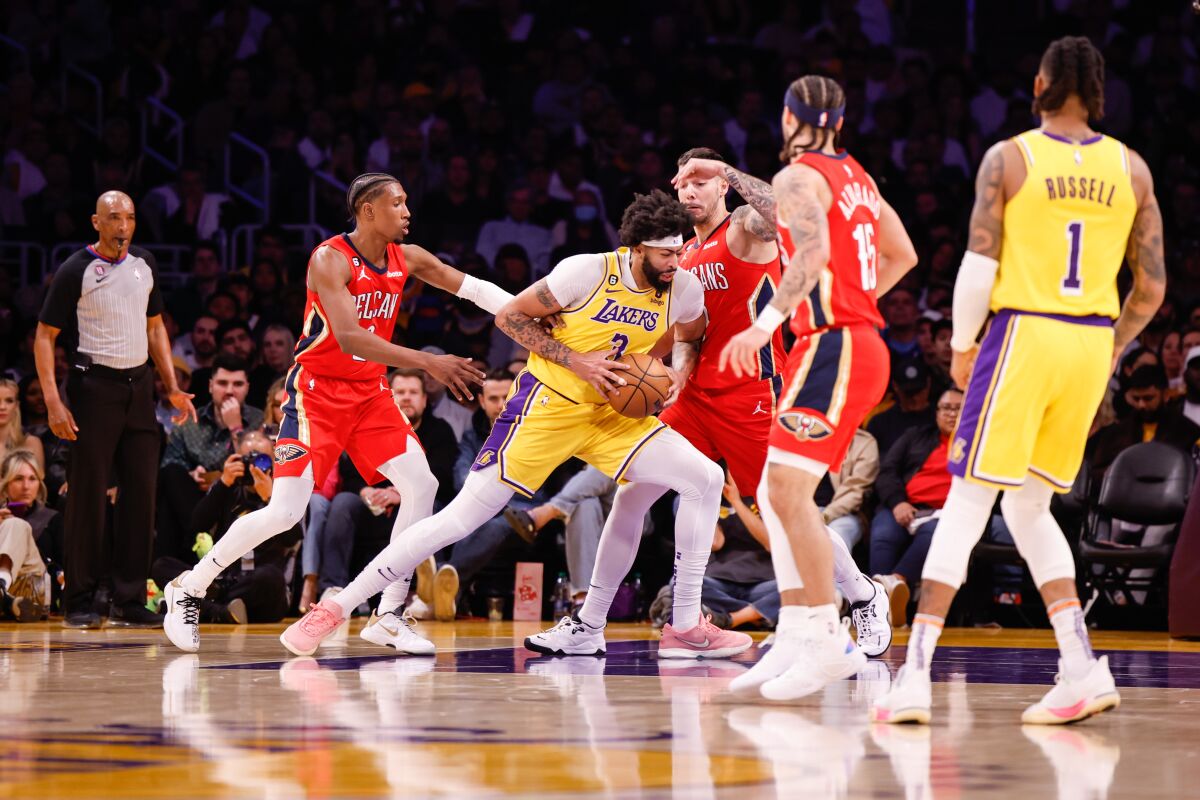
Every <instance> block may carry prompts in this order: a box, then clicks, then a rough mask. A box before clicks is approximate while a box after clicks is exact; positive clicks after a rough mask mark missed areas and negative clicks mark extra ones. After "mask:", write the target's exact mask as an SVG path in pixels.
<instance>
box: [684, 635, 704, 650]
mask: <svg viewBox="0 0 1200 800" xmlns="http://www.w3.org/2000/svg"><path fill="white" fill-rule="evenodd" d="M679 641H681V642H683V643H684V644H686V645H687V646H688V647H696V648H701V647H708V637H707V636H706V637H704V641H703V642H689V641H688V640H687V639H684V638H682V637H681V638H680V639H679Z"/></svg>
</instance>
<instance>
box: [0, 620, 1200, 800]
mask: <svg viewBox="0 0 1200 800" xmlns="http://www.w3.org/2000/svg"><path fill="white" fill-rule="evenodd" d="M358 625H361V622H356V623H355V630H357V626H358ZM538 628H539V626H538V625H535V624H514V623H484V622H459V623H457V624H453V625H451V624H434V623H424V624H423V629H424V631H425V632H426V633H427V634H429V635H431V636H432V638H433V639H434V641H435V642H436V643H437V645H438V650H439V652H438V655H437V656H436V657H435V658H411V657H409V658H404V657H399V658H398V657H394V656H392V655H390V654H389V653H388V652H386V651H381V650H380V649H378V648H375V647H373V646H372V645H369V644H367V643H366V642H363V641H362V640H360V639H358V638H357V636H356V635H352V636H351V637H350V639H349V641H348V642H347V644H346V646H345V647H342V648H337V649H327V650H322V651H320V652H319V653H318V657H317V658H316V659H290V658H287V657H286V656H287V655H288V654H287V653H286V652H285V651H284V650H283V649H282V647H281V646H280V644H279V642H278V639H277V636H278V633H279V631H280V630H281V629H282V626H248V627H241V628H232V627H220V626H206V627H205V628H204V629H203V634H202V635H203V644H202V651H201V652H200V654H199V655H184V654H181V653H179V652H178V651H176V650H174V649H173V648H172V647H170V645H168V644H167V643H166V641H165V639H163V638H162V636H161V633H155V632H136V633H135V632H129V631H120V630H99V631H65V630H63V629H62V628H60V627H58V626H57V625H56V624H42V625H25V626H17V625H11V624H8V625H2V626H0V742H2V744H0V798H39V799H41V798H59V797H61V798H76V797H88V798H158V797H181V798H211V797H259V798H306V797H311V798H341V797H397V798H399V797H404V798H417V797H454V798H458V797H537V798H540V799H541V798H558V797H569V798H592V797H620V798H625V797H630V798H688V799H689V800H690V799H691V798H698V799H699V800H704V799H705V798H760V797H762V798H781V799H782V798H788V799H789V800H791V799H792V798H826V797H828V798H840V797H851V798H860V797H861V798H865V797H886V798H906V799H907V800H918V799H920V798H953V797H985V798H1021V800H1033V799H1034V798H1060V800H1075V798H1092V799H1093V800H1094V799H1096V798H1105V797H1109V798H1118V797H1137V798H1179V797H1188V796H1191V797H1196V796H1200V722H1198V716H1200V643H1184V642H1173V641H1170V640H1169V639H1167V638H1166V636H1165V635H1162V634H1126V635H1114V634H1097V635H1096V637H1095V640H1094V643H1095V645H1096V648H1097V650H1100V651H1103V652H1106V653H1108V654H1109V657H1110V662H1111V665H1112V670H1113V673H1114V675H1115V676H1116V679H1117V683H1118V685H1119V686H1120V687H1121V692H1122V698H1123V705H1122V707H1121V708H1120V709H1119V710H1117V711H1116V712H1114V713H1110V714H1106V715H1104V716H1102V717H1099V718H1095V719H1092V720H1088V721H1086V722H1084V723H1082V724H1079V725H1076V726H1071V727H1068V728H1053V729H1031V728H1022V727H1021V725H1020V724H1019V722H1018V715H1019V712H1020V710H1021V709H1022V708H1023V707H1024V706H1025V705H1026V704H1027V703H1030V702H1032V701H1033V700H1035V699H1036V698H1037V697H1039V696H1040V695H1041V693H1042V692H1043V691H1045V688H1046V686H1047V685H1048V684H1049V682H1050V681H1051V680H1052V679H1053V674H1054V672H1055V655H1056V653H1055V651H1054V650H1053V638H1052V636H1051V635H1050V633H1049V632H1048V631H973V630H955V631H947V632H946V634H945V635H944V636H943V637H942V642H943V644H944V648H943V649H942V650H940V651H939V659H938V665H937V667H936V669H935V673H934V678H935V681H937V682H936V683H935V685H934V714H935V718H934V724H933V725H932V726H929V727H925V728H922V727H886V726H872V725H870V724H868V723H867V721H866V705H867V704H868V702H869V700H870V698H871V697H873V696H874V695H875V694H876V693H878V692H881V691H884V690H885V689H886V688H887V686H888V684H889V682H890V680H891V677H892V675H893V674H894V673H895V670H896V669H897V668H898V667H899V665H900V663H901V662H902V660H903V652H904V648H903V637H902V636H901V637H899V638H898V641H897V644H896V646H894V647H893V648H892V650H891V651H889V653H888V654H887V656H886V657H885V658H884V659H882V660H878V661H874V662H872V663H871V664H870V666H869V668H868V670H867V671H866V672H864V673H862V674H860V675H859V676H858V678H857V679H856V680H849V681H842V682H839V683H837V684H835V685H832V686H830V687H828V689H827V690H826V691H825V692H824V693H823V694H821V695H820V696H816V697H812V698H808V699H807V700H806V701H804V702H801V703H799V704H796V705H767V704H765V703H764V704H748V703H744V702H740V701H738V700H737V699H735V698H733V697H731V696H730V695H729V694H728V693H727V692H726V691H725V686H726V684H727V683H728V682H729V680H731V679H732V678H733V677H734V676H736V675H737V674H739V673H740V672H742V671H743V670H745V669H746V668H747V666H748V665H749V664H750V663H753V661H754V659H755V658H756V657H757V656H756V654H755V653H754V652H753V651H752V652H751V653H748V654H745V655H744V656H742V657H739V659H737V660H735V661H713V662H707V663H694V662H690V663H685V662H661V661H659V660H658V659H656V658H655V657H654V650H655V647H656V646H657V643H656V641H655V638H656V637H655V635H654V634H653V632H652V631H651V630H650V629H649V628H648V627H646V626H632V625H625V626H612V627H610V629H609V632H608V643H609V652H608V655H607V656H606V657H605V658H581V657H575V658H557V659H547V658H543V657H538V656H535V655H534V654H531V653H526V652H525V651H524V650H523V648H521V646H520V644H521V640H522V639H523V637H524V636H526V635H528V634H529V633H530V632H533V631H535V630H537V629H538Z"/></svg>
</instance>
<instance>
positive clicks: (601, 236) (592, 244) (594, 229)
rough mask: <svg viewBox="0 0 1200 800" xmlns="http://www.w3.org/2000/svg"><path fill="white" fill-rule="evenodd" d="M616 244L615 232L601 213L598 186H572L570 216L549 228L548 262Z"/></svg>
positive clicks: (594, 251) (597, 250) (552, 262)
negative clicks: (576, 187) (573, 192)
mask: <svg viewBox="0 0 1200 800" xmlns="http://www.w3.org/2000/svg"><path fill="white" fill-rule="evenodd" d="M616 246H617V233H616V231H614V230H613V227H612V224H611V223H609V221H608V219H607V218H605V216H604V208H603V207H602V205H601V198H600V193H599V190H598V189H596V190H592V189H586V188H581V189H578V190H576V192H575V196H574V204H573V205H572V213H571V219H569V220H566V219H564V220H559V221H558V222H557V223H556V224H555V225H554V227H553V228H551V229H550V247H551V248H552V250H551V252H550V261H549V264H550V266H553V265H555V264H557V263H558V262H559V261H562V260H563V259H564V258H567V257H568V256H573V255H578V254H579V253H602V252H604V251H605V250H612V249H613V248H615V247H616Z"/></svg>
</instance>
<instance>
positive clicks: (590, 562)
mask: <svg viewBox="0 0 1200 800" xmlns="http://www.w3.org/2000/svg"><path fill="white" fill-rule="evenodd" d="M616 494H617V482H616V481H614V480H613V479H612V478H610V477H608V476H607V475H605V474H604V473H603V472H601V471H600V470H598V469H596V468H595V467H593V466H591V465H588V466H586V467H584V468H583V469H581V470H580V471H579V472H577V473H575V474H574V475H572V476H571V478H570V480H568V481H567V482H566V484H564V485H563V488H562V490H561V491H559V492H558V494H556V495H554V496H553V497H551V498H550V499H549V500H547V501H546V502H545V503H542V504H540V505H536V506H534V507H532V508H528V509H527V508H526V507H525V506H526V504H525V503H523V502H518V503H509V505H508V507H507V508H506V509H504V518H505V519H506V520H507V521H508V524H509V525H510V526H511V527H512V529H513V530H514V531H516V533H517V534H518V535H519V536H520V537H521V538H522V539H524V540H525V541H527V542H530V543H532V542H533V540H534V538H535V537H536V536H537V534H538V533H539V532H540V531H541V530H542V528H544V527H545V526H546V525H547V524H549V523H550V522H551V521H553V520H556V519H559V520H562V521H563V527H564V528H565V530H566V551H567V570H568V574H569V576H570V579H571V598H572V599H571V602H572V605H573V606H574V607H576V608H578V607H582V605H583V601H584V600H585V599H586V598H587V590H588V586H589V585H591V581H592V570H593V568H594V567H595V566H596V550H597V548H599V546H600V534H601V533H602V532H603V530H604V520H606V519H607V518H608V514H609V512H610V511H612V503H613V497H615V496H616ZM653 530H654V522H653V520H652V519H651V517H650V515H649V514H647V515H646V519H645V522H644V523H643V526H642V536H648V535H649V534H650V533H651V532H653Z"/></svg>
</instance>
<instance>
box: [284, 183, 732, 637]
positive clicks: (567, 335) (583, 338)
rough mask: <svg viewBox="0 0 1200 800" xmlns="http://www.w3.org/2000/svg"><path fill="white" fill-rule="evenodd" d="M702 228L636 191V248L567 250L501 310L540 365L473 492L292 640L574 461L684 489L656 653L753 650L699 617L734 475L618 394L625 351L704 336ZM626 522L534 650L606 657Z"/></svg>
mask: <svg viewBox="0 0 1200 800" xmlns="http://www.w3.org/2000/svg"><path fill="white" fill-rule="evenodd" d="M691 227H692V221H691V217H690V216H689V215H688V212H687V210H686V209H685V208H684V207H683V206H682V205H681V204H680V203H679V202H678V201H677V200H675V199H674V198H672V197H669V196H668V195H666V194H665V193H664V192H661V191H655V192H653V193H652V194H649V195H639V196H638V197H637V198H636V199H635V200H634V202H633V203H632V204H631V205H630V206H629V208H627V209H626V210H625V215H624V217H623V219H622V221H621V231H620V236H621V241H622V243H623V244H624V245H625V247H622V248H621V249H619V250H617V251H616V252H615V253H602V254H588V255H578V256H572V257H570V258H568V259H565V260H564V261H562V262H561V263H560V264H558V265H557V266H556V267H555V268H554V269H553V270H552V271H551V272H550V274H549V275H547V276H546V277H545V278H544V279H542V280H540V281H538V282H537V283H536V284H534V285H533V286H531V287H530V288H528V289H526V290H525V291H523V292H522V293H521V294H519V295H518V296H517V297H515V298H513V299H512V300H511V301H510V302H509V303H508V304H507V305H506V306H504V307H503V308H502V309H500V312H499V313H498V314H497V315H496V322H497V324H498V325H499V326H500V328H501V329H502V330H503V331H504V332H505V333H507V334H508V335H509V336H511V337H512V338H513V339H514V340H516V341H517V342H518V343H520V344H522V345H524V346H525V347H527V348H528V349H529V351H530V354H531V355H530V359H529V368H528V369H526V370H525V371H524V372H522V373H521V374H520V375H519V376H518V377H517V379H516V380H515V381H514V382H513V386H512V389H511V390H510V392H509V396H508V400H507V404H506V405H505V408H504V410H503V411H502V412H501V413H500V416H499V417H497V419H496V421H495V423H494V425H493V427H492V432H491V435H490V436H489V437H488V439H487V441H486V442H484V445H483V448H482V449H481V450H480V451H479V455H478V456H477V457H476V459H475V463H474V465H473V466H472V467H471V474H470V475H469V476H468V478H467V480H466V483H465V484H464V485H463V489H462V491H461V492H460V493H459V495H458V496H457V497H455V498H454V500H452V501H451V502H450V503H449V504H448V505H447V506H446V507H445V508H444V509H442V511H441V512H439V513H438V514H435V515H434V516H432V517H427V518H426V519H424V520H421V521H420V522H418V523H416V524H415V525H412V526H410V527H409V528H408V529H407V530H406V531H405V532H404V536H400V537H397V538H396V539H394V540H393V541H392V543H391V544H389V545H388V547H387V548H386V549H385V550H384V551H383V552H382V553H380V554H379V555H378V556H376V557H375V559H374V560H373V561H371V563H370V564H368V565H367V567H366V568H365V569H364V570H363V572H362V573H361V574H359V576H358V577H357V578H355V579H354V580H353V581H351V582H350V585H348V586H347V587H346V588H345V589H343V590H342V592H341V593H340V594H339V595H338V596H337V597H336V598H333V599H332V600H331V601H330V602H329V603H319V604H318V605H316V606H314V607H313V610H312V611H310V612H309V613H308V614H307V615H306V616H305V617H304V618H303V619H301V620H300V621H299V622H297V623H296V624H295V626H293V627H294V628H296V629H297V630H296V635H289V634H285V636H284V637H283V642H284V644H285V645H286V646H288V648H289V649H292V650H293V652H296V653H297V655H309V654H311V652H312V651H314V650H315V649H316V646H317V643H318V642H319V641H320V640H321V639H322V638H324V637H325V636H327V635H329V633H332V632H333V631H334V630H335V629H336V628H337V626H338V625H339V624H340V623H341V621H342V620H343V619H344V617H345V616H346V615H347V614H346V612H345V611H343V609H354V608H356V607H357V606H358V605H359V604H360V603H361V602H363V601H364V600H366V599H367V598H369V597H371V596H372V595H373V594H375V593H377V592H379V591H382V590H383V589H385V588H386V587H387V586H388V584H390V583H391V582H392V581H393V580H395V579H396V578H397V577H399V576H401V575H407V574H409V573H410V572H411V571H412V570H413V569H415V568H416V566H417V564H419V563H421V562H422V561H424V560H425V559H426V558H428V557H429V556H430V555H432V554H433V553H435V552H437V551H438V550H440V549H442V548H443V547H446V546H447V545H449V544H452V543H454V542H456V541H458V540H460V539H462V538H464V537H465V536H467V535H468V534H470V533H471V532H472V531H474V530H475V529H476V528H478V527H479V526H480V525H482V524H483V523H484V522H486V521H488V520H490V519H492V518H493V517H494V516H496V514H498V513H499V512H500V511H501V510H502V509H503V508H504V507H505V506H506V505H507V504H508V501H509V500H510V499H511V498H512V496H513V493H514V492H521V493H522V494H524V495H527V496H528V495H532V494H533V493H534V492H535V491H537V489H538V488H539V487H540V486H541V484H542V482H543V481H544V480H545V479H546V477H547V476H548V475H549V474H550V473H551V472H552V471H553V470H554V469H555V468H556V467H557V466H558V465H559V464H561V463H563V462H564V461H566V460H567V459H569V458H571V457H573V456H577V457H579V458H580V459H582V460H584V461H586V462H587V463H589V464H591V465H593V466H594V467H596V468H597V469H599V470H600V471H601V472H604V473H605V474H607V475H608V476H610V477H611V478H613V479H615V480H618V481H628V482H631V483H651V484H655V485H660V486H662V487H664V488H666V489H673V490H675V491H677V492H679V496H680V502H679V513H678V515H677V516H676V518H675V550H676V552H675V606H674V619H673V621H672V624H670V625H667V626H665V627H664V628H663V638H662V641H661V643H660V646H659V656H660V657H664V658H673V657H674V658H699V657H707V658H724V657H729V656H733V655H736V654H738V653H741V652H742V651H744V650H746V649H748V648H749V647H750V645H751V644H752V643H753V642H752V640H751V639H750V637H749V636H748V635H746V634H744V633H735V632H733V631H724V630H721V629H719V628H716V627H714V626H713V625H712V623H710V622H709V621H708V620H707V619H701V616H700V590H701V584H702V582H703V579H704V567H705V565H706V564H707V563H708V557H709V554H710V553H711V552H712V539H713V534H714V532H715V531H716V525H717V516H718V511H719V509H720V503H721V491H722V488H723V487H724V482H725V481H724V474H723V473H722V472H721V470H720V468H718V467H717V465H716V464H714V463H713V462H712V461H709V460H708V459H707V458H706V457H705V456H704V455H703V454H702V453H700V451H699V450H697V449H696V448H695V447H693V446H692V445H691V444H690V443H689V442H688V441H687V440H686V439H684V438H683V437H682V436H680V435H679V434H678V433H676V432H675V431H673V430H671V429H670V428H669V427H667V426H666V425H664V424H663V423H661V422H659V421H658V420H657V419H655V418H654V417H647V418H644V419H630V418H628V417H623V416H621V415H620V414H618V413H617V412H616V411H614V410H613V408H612V406H611V405H609V403H608V398H607V394H608V392H609V391H610V390H612V389H614V388H616V387H617V386H620V385H623V384H624V383H625V379H624V378H622V377H621V376H620V372H621V371H622V370H625V369H627V367H626V366H625V365H624V364H622V363H619V362H618V361H616V360H615V359H616V358H619V357H620V356H621V355H623V354H625V353H649V352H650V351H651V350H652V349H653V348H654V346H655V345H656V344H657V343H658V342H659V340H660V339H662V338H663V336H664V334H666V333H668V332H669V331H672V330H673V331H674V336H675V338H676V339H677V340H679V341H688V342H692V341H696V340H699V339H700V337H701V336H702V335H703V334H704V326H705V317H704V289H703V287H702V286H701V285H700V281H699V279H698V278H696V277H695V276H694V275H692V274H691V273H690V272H687V271H685V270H680V269H679V254H680V253H681V252H682V251H683V237H682V235H681V234H682V233H683V231H685V230H690V229H691ZM555 313H559V314H560V315H561V319H562V322H563V325H562V326H561V327H559V328H556V329H555V330H554V331H553V332H549V331H546V330H544V329H543V327H542V325H541V324H540V323H539V321H538V320H539V319H540V318H544V317H548V316H550V315H552V314H555ZM614 511H615V509H614ZM614 517H617V515H616V514H615V513H614V515H612V516H611V517H610V521H611V520H612V519H613V518H614ZM628 527H629V529H628V530H616V529H614V526H613V525H612V524H611V522H610V524H608V525H606V526H605V530H604V532H603V534H602V535H601V539H600V547H599V550H598V552H597V554H596V566H595V568H594V573H593V576H592V584H591V587H590V589H589V590H588V597H587V601H586V603H585V604H584V606H583V609H582V610H581V611H580V613H579V618H571V617H564V618H563V619H562V621H561V622H560V623H559V624H558V625H557V626H555V627H554V628H552V629H550V630H548V631H545V632H544V633H540V634H538V635H536V636H531V637H530V638H528V639H526V640H525V644H526V646H527V647H529V648H530V649H533V650H536V651H539V652H543V653H551V654H555V653H557V654H562V655H603V654H604V652H605V643H604V625H605V620H606V618H607V616H608V609H609V606H610V605H611V603H612V599H613V596H614V595H615V594H616V592H617V588H618V587H619V586H620V584H621V580H622V579H623V578H624V577H625V575H626V573H628V572H629V569H630V567H632V566H633V560H634V557H635V556H636V555H637V546H638V543H639V542H640V541H641V531H642V520H641V519H640V518H638V519H637V524H636V526H628ZM635 528H636V529H635ZM289 630H290V629H289ZM297 641H299V642H303V643H304V647H302V648H294V647H293V645H292V644H291V642H297ZM310 647H311V649H310Z"/></svg>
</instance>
